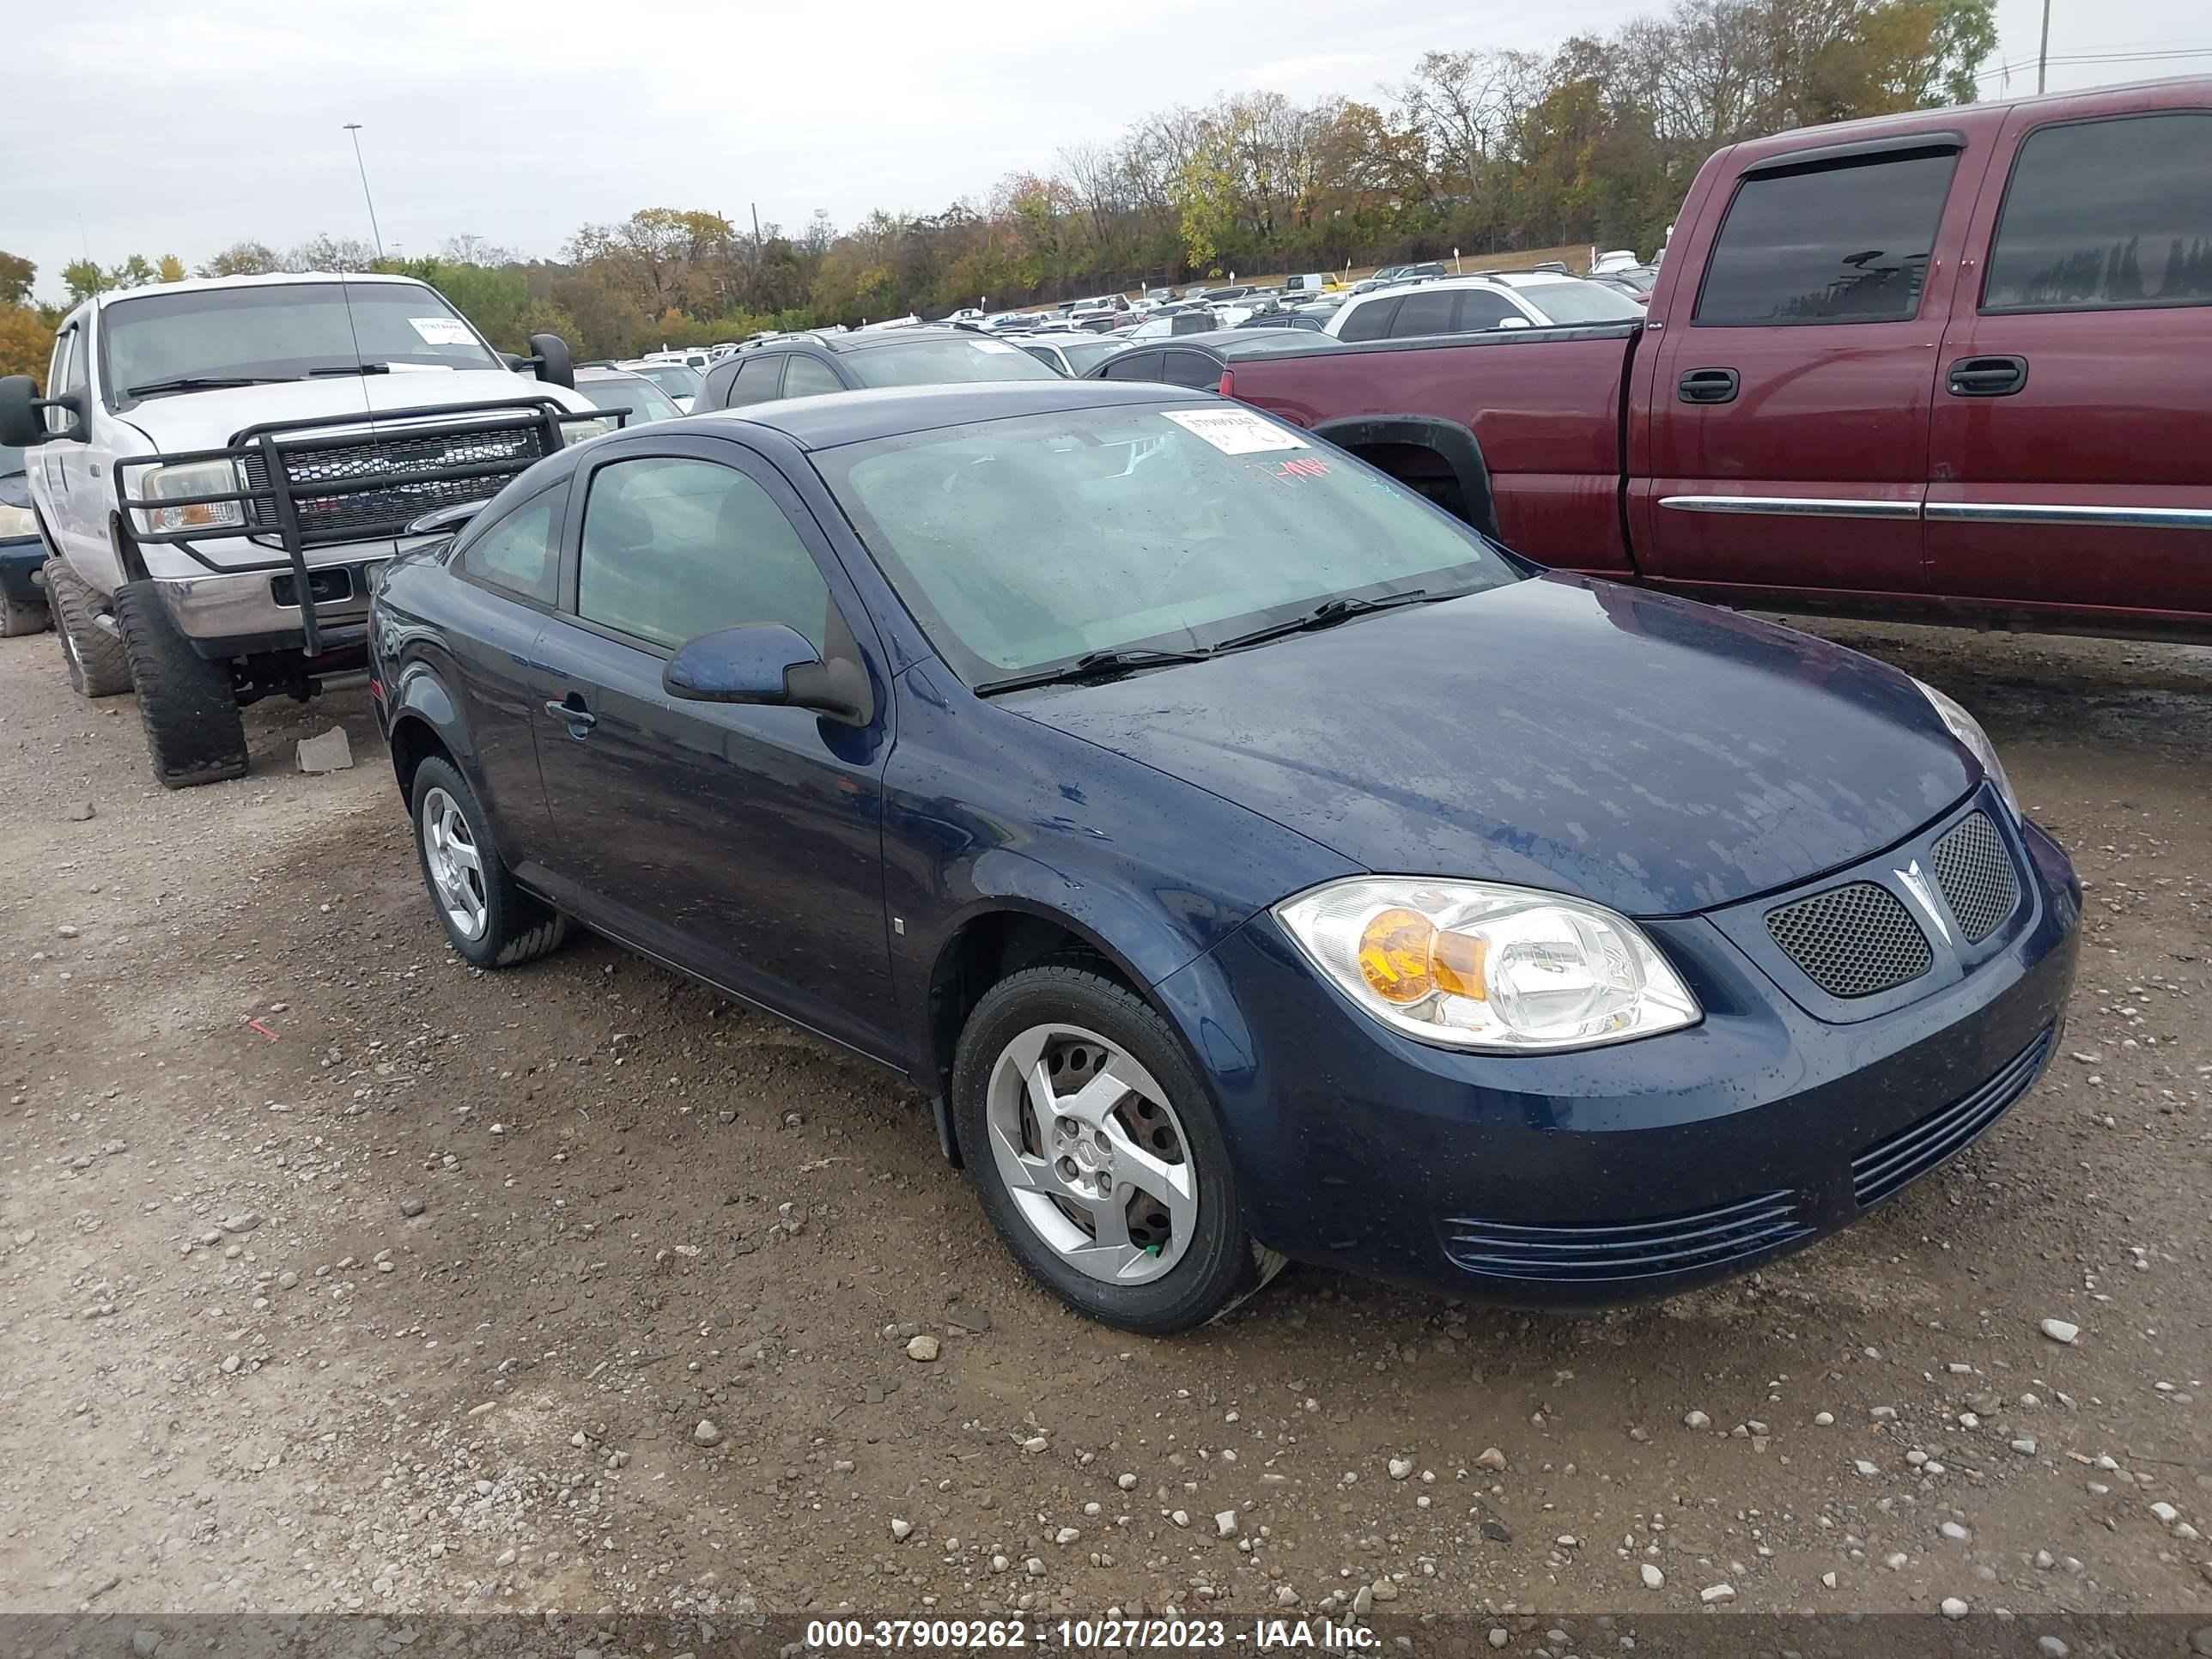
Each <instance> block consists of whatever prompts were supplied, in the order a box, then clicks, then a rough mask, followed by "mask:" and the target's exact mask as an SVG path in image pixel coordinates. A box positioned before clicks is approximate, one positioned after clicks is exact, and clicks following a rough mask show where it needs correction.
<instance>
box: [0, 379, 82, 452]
mask: <svg viewBox="0 0 2212 1659" xmlns="http://www.w3.org/2000/svg"><path fill="white" fill-rule="evenodd" d="M49 409H60V410H68V411H69V417H70V423H69V425H68V426H66V427H64V428H63V429H62V430H61V431H59V432H55V431H52V430H49V429H48V428H47V426H46V419H45V411H46V410H49ZM87 436H88V434H87V433H86V430H85V424H84V399H83V398H81V397H78V396H77V395H76V394H75V393H74V392H64V393H63V394H62V395H61V396H60V397H58V398H41V397H40V396H39V383H38V381H36V380H33V379H32V378H31V376H29V375H28V374H9V375H0V444H4V445H6V446H7V447H9V448H10V449H31V448H34V447H37V446H38V445H40V444H42V443H44V442H46V440H47V439H49V438H67V439H69V440H70V441H73V442H76V443H82V442H84V441H85V440H86V438H87Z"/></svg>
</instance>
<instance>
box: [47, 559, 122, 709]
mask: <svg viewBox="0 0 2212 1659" xmlns="http://www.w3.org/2000/svg"><path fill="white" fill-rule="evenodd" d="M46 603H47V604H48V605H50V606H52V609H53V613H54V631H55V632H56V633H57V634H59V635H61V636H62V665H63V666H64V667H65V668H67V669H68V670H69V678H70V686H71V688H72V689H73V690H75V691H76V694H77V696H80V697H112V696H118V695H120V694H121V693H123V692H125V691H128V690H130V689H131V659H130V658H129V657H128V656H127V655H125V652H124V649H123V639H122V636H121V635H119V634H112V633H110V632H108V630H107V629H104V628H102V627H101V626H100V623H99V622H98V620H97V619H96V618H95V617H94V614H93V594H92V589H91V588H89V587H88V586H85V584H84V580H83V578H82V577H81V576H79V575H78V574H76V571H75V570H74V569H73V568H70V564H69V562H68V561H66V560H64V559H61V558H58V557H56V558H51V559H48V560H47V561H46Z"/></svg>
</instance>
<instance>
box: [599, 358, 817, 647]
mask: <svg viewBox="0 0 2212 1659" xmlns="http://www.w3.org/2000/svg"><path fill="white" fill-rule="evenodd" d="M794 361H798V360H794ZM576 614H577V615H578V616H580V617H584V618H585V619H586V620H587V621H590V622H595V623H599V624H600V625H601V626H603V627H606V628H611V629H615V630H616V631H617V632H618V633H623V634H627V635H630V636H631V637H632V638H634V639H638V640H642V641H646V642H647V644H651V645H657V646H663V647H666V648H668V649H669V650H671V651H672V650H674V649H675V648H676V647H678V646H680V645H682V644H683V643H684V641H686V640H693V639H696V638H698V636H699V635H702V634H711V633H714V632H715V631H716V630H717V629H724V628H736V627H738V626H739V625H741V624H743V623H784V624H785V625H787V627H791V628H795V629H798V630H799V632H800V633H801V634H804V635H805V636H806V637H807V639H808V640H810V641H812V643H813V646H814V648H815V649H816V650H817V651H818V650H820V649H821V648H822V641H823V631H824V623H826V621H827V619H828V616H829V584H828V583H827V582H826V581H824V580H823V577H822V572H821V571H820V569H819V568H817V566H816V565H815V562H814V557H813V556H812V555H811V554H810V553H809V552H808V551H807V550H806V544H805V542H803V541H801V540H800V539H799V532H798V531H797V530H796V529H794V528H793V526H792V523H791V520H789V519H787V517H785V516H784V511H783V509H782V508H781V507H779V506H777V505H776V503H775V498H774V497H773V496H771V495H769V493H768V491H767V490H766V489H763V488H762V486H761V484H760V483H759V482H758V481H757V480H756V479H754V478H752V477H748V476H747V475H746V474H744V473H743V472H741V471H738V469H737V468H735V467H732V466H725V465H722V464H721V463H720V462H719V461H702V460H697V459H692V458H690V457H689V456H678V455H651V456H644V457H641V458H640V459H636V460H631V461H613V462H610V463H609V464H608V465H605V466H602V467H600V468H599V470H598V471H596V472H594V473H593V474H592V483H591V493H590V494H589V495H586V497H585V499H584V543H583V548H582V550H581V556H580V559H579V561H578V563H577V570H576Z"/></svg>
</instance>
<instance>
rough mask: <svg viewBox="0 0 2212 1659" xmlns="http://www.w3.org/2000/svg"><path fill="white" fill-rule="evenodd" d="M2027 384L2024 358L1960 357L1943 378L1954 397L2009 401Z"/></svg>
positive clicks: (2025, 360) (1945, 388)
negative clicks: (2005, 399)
mask: <svg viewBox="0 0 2212 1659" xmlns="http://www.w3.org/2000/svg"><path fill="white" fill-rule="evenodd" d="M2026 385H2027V358H2025V357H1961V358H1960V359H1959V361H1958V362H1955V363H1953V364H1952V365H1951V368H1950V370H1949V372H1948V374H1945V375H1944V377H1943V389H1944V390H1945V391H1946V392H1949V393H1950V394H1951V395H1952V396H1953V397H1954V398H2009V397H2011V396H2012V394H2013V393H2014V392H2017V391H2019V390H2020V389H2021V387H2022V386H2026Z"/></svg>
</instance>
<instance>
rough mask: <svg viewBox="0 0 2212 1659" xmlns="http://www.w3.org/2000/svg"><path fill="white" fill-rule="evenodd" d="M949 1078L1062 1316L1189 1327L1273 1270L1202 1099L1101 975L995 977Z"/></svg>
mask: <svg viewBox="0 0 2212 1659" xmlns="http://www.w3.org/2000/svg"><path fill="white" fill-rule="evenodd" d="M952 1090H953V1101H954V1110H955V1111H956V1113H957V1115H958V1127H959V1133H960V1139H961V1144H962V1146H963V1148H964V1149H965V1152H966V1159H965V1161H966V1164H967V1167H968V1169H969V1171H970V1173H971V1176H972V1177H973V1179H974V1180H975V1184H976V1188H977V1189H978V1192H979V1194H981V1199H982V1202H983V1207H984V1209H985V1211H986V1212H987V1213H988V1214H989V1216H990V1218H991V1220H992V1223H993V1225H994V1226H996V1227H997V1229H998V1231H999V1236H1000V1238H1002V1239H1003V1240H1005V1242H1006V1246H1007V1248H1008V1249H1010V1250H1012V1252H1013V1254H1014V1256H1015V1259H1016V1260H1017V1261H1019V1262H1020V1263H1021V1264H1022V1266H1023V1267H1025V1268H1027V1269H1028V1270H1029V1272H1030V1273H1031V1274H1032V1275H1033V1276H1035V1277H1036V1279H1039V1280H1041V1281H1042V1283H1043V1284H1044V1285H1046V1286H1047V1287H1048V1289H1050V1290H1051V1291H1054V1293H1055V1294H1057V1295H1058V1296H1059V1297H1060V1299H1061V1300H1062V1301H1063V1302H1066V1304H1068V1305H1069V1306H1070V1307H1071V1308H1073V1309H1074V1310H1076V1311H1077V1312H1079V1313H1081V1314H1085V1315H1086V1316H1089V1317H1091V1318H1092V1319H1096V1320H1099V1321H1101V1322H1103V1323H1106V1324H1109V1325H1115V1326H1118V1327H1120V1328H1122V1329H1124V1330H1131V1331H1141V1332H1146V1333H1150V1334H1156V1335H1157V1334H1168V1333H1170V1332H1175V1331H1183V1330H1188V1329H1190V1328H1192V1327H1194V1326H1196V1325H1202V1324H1204V1323H1205V1322H1206V1321H1207V1320H1209V1319H1213V1318H1216V1317H1218V1316H1220V1315H1221V1314H1224V1313H1225V1312H1227V1311H1228V1310H1230V1309H1231V1308H1233V1307H1235V1306H1236V1305H1237V1304H1238V1303H1240V1302H1242V1301H1243V1299H1244V1298H1245V1297H1248V1296H1249V1295H1251V1294H1252V1293H1253V1291H1256V1290H1258V1289H1259V1288H1260V1287H1261V1285H1264V1284H1266V1283H1267V1280H1268V1279H1272V1278H1273V1277H1274V1275H1275V1273H1276V1272H1277V1271H1278V1270H1279V1269H1280V1267H1282V1265H1283V1258H1282V1257H1280V1256H1279V1255H1275V1254H1274V1253H1273V1252H1272V1251H1270V1250H1267V1249H1263V1248H1261V1246H1259V1245H1257V1244H1255V1243H1254V1242H1253V1239H1252V1237H1251V1235H1250V1234H1249V1232H1248V1231H1246V1230H1245V1226H1244V1220H1243V1213H1242V1208H1241V1206H1240V1203H1239V1200H1238V1198H1237V1178H1236V1174H1235V1172H1234V1170H1232V1169H1231V1166H1230V1162H1229V1153H1228V1147H1227V1146H1226V1144H1225V1141H1224V1140H1223V1138H1222V1134H1221V1129H1220V1126H1219V1123H1218V1121H1217V1120H1216V1118H1215V1116H1214V1112H1213V1107H1212V1103H1211V1101H1210V1100H1209V1099H1208V1098H1207V1097H1206V1090H1205V1088H1204V1086H1203V1085H1202V1084H1201V1083H1200V1080H1199V1079H1198V1076H1197V1074H1196V1073H1195V1072H1194V1071H1193V1069H1192V1068H1191V1066H1190V1063H1189V1062H1188V1060H1186V1059H1185V1058H1184V1057H1183V1054H1182V1048H1180V1047H1179V1046H1178V1045H1177V1044H1176V1041H1175V1038H1174V1036H1173V1034H1172V1033H1171V1032H1170V1030H1169V1029H1168V1025H1167V1023H1166V1022H1165V1021H1164V1020H1163V1019H1162V1018H1160V1016H1159V1015H1158V1013H1157V1012H1154V1011H1153V1010H1152V1008H1151V1007H1150V1006H1147V1005H1146V1003H1145V1002H1144V1001H1143V1000H1141V999H1139V997H1137V996H1135V995H1133V994H1132V993H1130V992H1129V991H1127V989H1125V988H1124V987H1121V986H1120V985H1117V984H1115V982H1114V981H1111V980H1109V979H1108V978H1106V977H1105V976H1104V975H1101V974H1097V973H1094V972H1092V971H1091V970H1090V969H1087V968H1085V967H1081V966H1077V965H1075V964H1073V963H1048V964H1045V965H1043V966H1041V967H1036V968H1031V969H1025V970H1024V971H1023V972H1021V973H1018V974H1016V975H1012V976H1011V977H1010V978H1007V979H1006V980H1003V981H1000V983H998V984H997V985H994V986H993V987H991V989H990V990H989V991H988V992H987V993H986V994H985V995H984V997H983V1000H981V1002H980V1003H979V1004H978V1005H977V1006H976V1008H975V1012H974V1013H973V1014H972V1015H971V1016H969V1021H968V1024H967V1027H966V1029H965V1030H963V1032H962V1033H961V1037H960V1048H959V1054H958V1055H957V1059H956V1060H955V1062H954V1066H953V1079H952Z"/></svg>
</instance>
